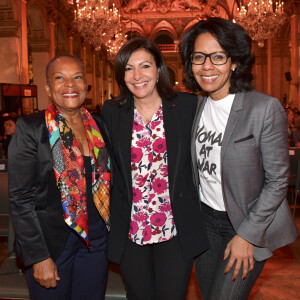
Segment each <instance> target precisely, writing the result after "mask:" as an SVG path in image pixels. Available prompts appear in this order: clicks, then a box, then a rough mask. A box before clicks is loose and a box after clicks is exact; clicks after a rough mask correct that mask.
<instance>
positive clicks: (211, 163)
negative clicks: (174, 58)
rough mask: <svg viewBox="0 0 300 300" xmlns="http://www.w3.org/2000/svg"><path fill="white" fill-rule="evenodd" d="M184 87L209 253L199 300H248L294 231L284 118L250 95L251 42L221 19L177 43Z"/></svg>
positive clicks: (270, 101)
mask: <svg viewBox="0 0 300 300" xmlns="http://www.w3.org/2000/svg"><path fill="white" fill-rule="evenodd" d="M180 51H181V55H182V59H183V62H184V63H185V64H184V72H185V74H186V85H187V87H188V88H190V89H191V90H193V91H204V92H206V94H207V96H206V97H201V96H199V103H198V108H197V113H196V117H195V121H194V124H193V129H192V161H193V169H194V178H195V181H196V182H197V186H198V188H199V194H200V199H201V210H202V212H203V215H204V219H205V223H206V227H207V231H208V238H209V242H210V248H209V249H208V250H207V251H206V252H204V253H203V254H202V255H200V256H199V258H197V260H196V275H197V280H198V283H199V286H200V290H201V295H202V298H203V299H204V300H208V299H209V300H215V299H231V300H234V299H236V300H242V299H247V296H248V295H249V293H250V290H251V288H252V286H253V284H254V282H255V280H256V279H257V277H258V276H259V274H260V272H261V271H262V269H263V266H264V264H265V261H266V259H267V258H269V257H270V256H272V251H273V250H275V249H277V248H279V247H282V246H284V245H286V244H289V243H291V242H293V241H294V240H295V239H296V237H297V229H296V226H295V224H294V222H293V218H292V216H291V213H290V208H289V206H288V203H287V201H286V198H285V197H286V192H287V186H288V175H289V154H288V143H287V130H286V128H287V125H286V122H287V120H286V114H285V112H284V109H283V107H282V105H281V104H280V102H279V101H278V100H277V99H275V98H272V97H270V96H267V95H265V94H262V93H260V92H257V91H255V90H253V89H252V79H253V76H252V73H251V69H252V66H253V64H254V56H253V55H252V54H251V38H250V37H249V36H248V34H247V33H246V31H245V30H244V29H243V28H242V27H241V26H239V25H238V24H235V23H232V22H230V21H228V20H225V19H221V18H211V19H208V20H206V21H200V22H198V23H197V24H196V25H194V26H193V27H192V28H191V29H190V31H189V32H187V33H186V34H185V35H184V37H183V38H182V40H181V43H180Z"/></svg>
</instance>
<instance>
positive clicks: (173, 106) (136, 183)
mask: <svg viewBox="0 0 300 300" xmlns="http://www.w3.org/2000/svg"><path fill="white" fill-rule="evenodd" d="M115 74H116V80H117V83H118V85H119V89H120V94H119V95H118V96H117V97H114V98H113V99H112V100H110V101H107V102H106V103H105V104H104V106H103V110H102V115H103V118H104V120H105V122H106V123H107V127H108V131H109V134H110V137H111V142H112V147H113V154H114V158H113V160H114V161H113V162H114V164H113V187H112V193H111V233H110V237H109V246H108V247H109V250H108V256H109V259H110V260H112V261H113V262H116V263H118V264H120V267H121V272H122V275H123V278H124V281H125V285H126V290H127V297H128V299H130V300H132V299H141V300H147V299H149V300H154V299H164V300H166V299H172V300H176V299H178V300H183V299H184V298H185V295H186V293H187V288H188V282H189V278H190V272H191V269H192V265H193V259H194V257H196V256H197V255H199V254H200V253H202V252H203V251H205V250H206V249H207V248H208V242H207V237H206V231H205V228H204V225H203V222H202V218H201V215H200V208H199V199H198V196H197V194H198V193H197V190H196V188H195V186H194V184H193V180H192V170H191V157H190V138H191V127H192V122H193V117H194V114H195V110H196V105H197V98H196V96H194V95H190V94H184V93H178V94H177V93H176V92H175V91H174V90H173V89H172V87H171V85H170V82H169V77H168V70H167V67H166V65H165V63H164V61H163V58H162V55H161V52H160V50H159V48H158V47H157V46H156V45H155V44H154V43H153V42H152V41H151V40H149V39H146V38H136V39H132V40H130V41H128V42H127V43H126V44H125V45H124V46H123V47H122V48H121V50H120V51H119V53H118V55H117V58H116V62H115Z"/></svg>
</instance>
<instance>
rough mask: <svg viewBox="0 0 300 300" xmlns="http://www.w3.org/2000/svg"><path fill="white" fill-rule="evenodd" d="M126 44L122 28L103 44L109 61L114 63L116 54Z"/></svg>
mask: <svg viewBox="0 0 300 300" xmlns="http://www.w3.org/2000/svg"><path fill="white" fill-rule="evenodd" d="M126 42H127V35H125V34H124V32H123V30H122V28H120V29H119V30H116V33H115V34H114V35H113V36H112V37H111V38H110V39H109V40H108V41H107V42H106V43H105V46H106V48H107V57H108V60H109V61H111V62H114V60H115V58H116V55H117V53H118V52H119V50H120V49H121V47H122V46H123V45H124V44H125V43H126Z"/></svg>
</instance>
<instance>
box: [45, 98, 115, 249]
mask: <svg viewBox="0 0 300 300" xmlns="http://www.w3.org/2000/svg"><path fill="white" fill-rule="evenodd" d="M80 113H81V118H82V121H83V125H84V128H85V132H86V137H87V141H88V145H89V150H90V156H91V164H92V193H93V200H94V203H95V205H96V207H97V209H98V211H99V213H100V215H101V217H102V218H103V220H104V221H105V223H106V226H107V229H108V230H110V226H109V208H110V158H109V155H108V151H107V148H106V146H105V143H104V140H103V138H102V135H101V133H100V130H99V128H98V126H97V124H96V122H95V121H94V119H93V118H92V116H91V115H90V113H89V112H88V111H87V110H86V109H85V108H83V107H82V108H81V109H80ZM45 117H46V124H47V128H48V131H49V141H50V148H51V152H52V158H53V169H54V173H55V178H56V182H57V186H58V189H59V190H60V192H61V201H62V207H63V211H64V219H65V222H66V223H67V224H68V225H69V226H70V227H71V228H72V229H74V230H75V231H76V232H77V233H78V234H79V235H80V236H81V237H82V238H83V239H84V240H85V241H86V243H87V244H88V245H89V238H88V212H87V193H86V181H85V167H84V160H83V157H82V155H81V152H80V149H79V144H78V142H77V140H76V138H75V136H74V134H73V132H72V128H71V127H70V126H69V124H68V122H67V120H66V118H65V117H64V116H63V114H62V113H61V112H60V110H59V109H58V108H57V107H56V106H55V105H54V104H51V105H49V107H48V108H47V110H46V114H45Z"/></svg>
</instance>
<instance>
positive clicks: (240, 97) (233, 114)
mask: <svg viewBox="0 0 300 300" xmlns="http://www.w3.org/2000/svg"><path fill="white" fill-rule="evenodd" d="M244 95H245V94H244V93H238V94H236V95H235V97H234V100H233V103H232V107H231V111H230V114H229V118H228V121H227V125H226V129H225V132H224V137H223V140H222V146H221V162H223V159H224V156H225V152H226V148H227V145H228V141H229V139H230V137H231V135H232V132H233V130H234V128H235V126H236V123H237V121H238V120H239V118H240V114H241V110H242V109H243V104H244Z"/></svg>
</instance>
